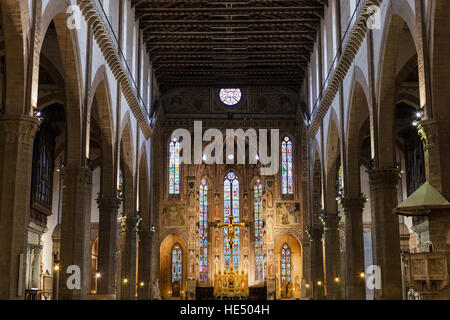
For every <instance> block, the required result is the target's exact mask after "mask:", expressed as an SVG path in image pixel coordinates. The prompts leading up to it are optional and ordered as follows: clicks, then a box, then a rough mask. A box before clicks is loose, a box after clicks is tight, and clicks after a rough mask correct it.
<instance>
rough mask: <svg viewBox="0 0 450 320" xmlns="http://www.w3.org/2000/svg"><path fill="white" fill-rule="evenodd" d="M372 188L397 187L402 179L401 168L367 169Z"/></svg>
mask: <svg viewBox="0 0 450 320" xmlns="http://www.w3.org/2000/svg"><path fill="white" fill-rule="evenodd" d="M367 173H368V174H369V184H370V187H371V188H372V189H378V188H384V187H391V188H393V187H396V186H397V184H398V181H399V180H400V179H401V175H400V169H399V168H374V169H370V170H368V171H367Z"/></svg>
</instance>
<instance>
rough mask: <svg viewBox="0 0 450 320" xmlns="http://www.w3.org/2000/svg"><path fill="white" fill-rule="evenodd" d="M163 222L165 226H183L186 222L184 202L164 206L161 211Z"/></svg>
mask: <svg viewBox="0 0 450 320" xmlns="http://www.w3.org/2000/svg"><path fill="white" fill-rule="evenodd" d="M161 223H162V226H163V227H183V226H185V224H186V214H185V206H184V204H169V205H167V206H163V209H162V211H161Z"/></svg>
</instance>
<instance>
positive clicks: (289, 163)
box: [281, 137, 294, 194]
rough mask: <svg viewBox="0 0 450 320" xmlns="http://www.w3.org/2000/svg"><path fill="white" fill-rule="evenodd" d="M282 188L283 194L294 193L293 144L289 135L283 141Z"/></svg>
mask: <svg viewBox="0 0 450 320" xmlns="http://www.w3.org/2000/svg"><path fill="white" fill-rule="evenodd" d="M281 179H282V181H281V188H282V193H283V194H294V171H293V144H292V141H291V139H290V138H289V137H285V138H284V139H283V142H282V143H281Z"/></svg>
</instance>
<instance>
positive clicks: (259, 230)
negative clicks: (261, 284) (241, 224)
mask: <svg viewBox="0 0 450 320" xmlns="http://www.w3.org/2000/svg"><path fill="white" fill-rule="evenodd" d="M253 191H254V194H255V204H254V208H255V280H256V281H261V280H264V259H263V216H262V185H261V181H260V180H258V181H256V184H255V186H254V188H253Z"/></svg>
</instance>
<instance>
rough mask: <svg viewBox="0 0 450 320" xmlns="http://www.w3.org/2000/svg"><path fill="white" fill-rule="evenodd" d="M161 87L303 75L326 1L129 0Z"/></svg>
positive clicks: (296, 79) (291, 81)
mask: <svg viewBox="0 0 450 320" xmlns="http://www.w3.org/2000/svg"><path fill="white" fill-rule="evenodd" d="M131 3H132V6H133V8H134V10H135V13H136V18H137V19H138V22H139V26H140V28H141V30H142V32H143V37H144V42H145V43H146V45H147V49H148V50H149V52H150V59H151V62H152V65H153V68H154V70H155V72H156V76H157V79H158V83H159V85H160V87H161V89H162V90H163V91H164V90H167V89H170V88H173V87H179V86H190V85H194V86H238V85H239V86H246V85H270V86H274V85H283V86H291V87H296V88H298V86H299V85H300V84H301V82H302V80H303V77H304V76H305V68H306V66H307V63H308V61H309V57H310V54H311V52H312V50H313V47H314V43H315V39H316V35H317V31H318V29H319V28H320V19H321V17H322V16H323V12H324V6H325V5H326V3H327V0H275V1H269V0H234V1H220V0H208V1H203V0H184V1H183V0H131Z"/></svg>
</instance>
